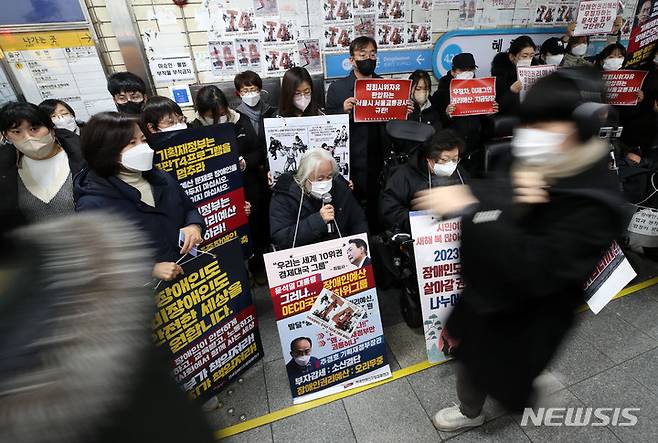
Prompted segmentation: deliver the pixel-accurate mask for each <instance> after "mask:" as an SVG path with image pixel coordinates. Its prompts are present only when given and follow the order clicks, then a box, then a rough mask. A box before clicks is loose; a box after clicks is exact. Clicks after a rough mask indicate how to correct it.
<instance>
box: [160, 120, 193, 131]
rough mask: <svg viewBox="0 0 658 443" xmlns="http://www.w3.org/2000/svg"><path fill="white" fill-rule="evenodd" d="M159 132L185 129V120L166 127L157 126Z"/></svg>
mask: <svg viewBox="0 0 658 443" xmlns="http://www.w3.org/2000/svg"><path fill="white" fill-rule="evenodd" d="M158 129H159V130H160V132H170V131H180V130H182V129H187V124H186V123H185V122H180V123H176V124H175V125H171V126H167V127H166V128H158Z"/></svg>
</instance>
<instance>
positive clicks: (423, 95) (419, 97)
mask: <svg viewBox="0 0 658 443" xmlns="http://www.w3.org/2000/svg"><path fill="white" fill-rule="evenodd" d="M428 95H429V93H428V92H427V91H414V101H415V102H416V103H418V104H419V105H420V106H423V105H424V104H425V102H426V101H427V96H428Z"/></svg>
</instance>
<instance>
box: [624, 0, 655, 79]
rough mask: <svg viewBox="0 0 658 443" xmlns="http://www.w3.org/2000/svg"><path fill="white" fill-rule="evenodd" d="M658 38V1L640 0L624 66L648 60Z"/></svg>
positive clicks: (635, 64)
mask: <svg viewBox="0 0 658 443" xmlns="http://www.w3.org/2000/svg"><path fill="white" fill-rule="evenodd" d="M656 40H658V2H652V1H651V0H638V2H637V8H636V10H635V19H634V20H633V26H632V28H631V35H630V37H629V40H628V47H627V48H626V49H627V52H628V53H627V55H626V63H625V65H624V66H626V67H631V66H637V65H639V64H642V63H643V62H644V61H646V60H648V59H649V57H651V52H652V51H653V46H654V45H655V44H656Z"/></svg>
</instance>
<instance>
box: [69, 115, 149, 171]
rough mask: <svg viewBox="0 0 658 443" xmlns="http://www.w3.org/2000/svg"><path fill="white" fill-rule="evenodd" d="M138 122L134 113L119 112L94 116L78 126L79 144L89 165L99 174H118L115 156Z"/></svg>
mask: <svg viewBox="0 0 658 443" xmlns="http://www.w3.org/2000/svg"><path fill="white" fill-rule="evenodd" d="M138 124H139V120H138V119H137V116H132V115H129V114H123V113H119V112H101V113H98V114H96V115H94V116H93V117H92V118H91V119H90V120H89V121H88V122H87V124H86V125H85V127H84V128H83V129H82V136H81V137H80V146H81V148H82V154H83V155H84V158H85V160H86V161H87V164H88V165H89V168H90V169H91V170H93V171H94V172H96V173H97V174H98V175H100V176H101V177H110V176H112V175H116V174H117V173H119V170H120V166H119V157H120V156H121V151H122V150H123V148H125V147H126V146H128V145H129V144H130V141H131V140H132V139H133V135H134V133H135V126H137V125H138Z"/></svg>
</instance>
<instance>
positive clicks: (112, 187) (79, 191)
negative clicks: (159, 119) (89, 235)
mask: <svg viewBox="0 0 658 443" xmlns="http://www.w3.org/2000/svg"><path fill="white" fill-rule="evenodd" d="M144 178H145V179H146V180H147V181H148V182H149V183H150V184H151V187H152V189H153V199H154V201H155V207H151V206H149V205H147V204H146V203H144V202H142V201H141V199H140V193H139V191H138V190H137V189H135V188H133V187H132V186H130V185H128V184H127V183H125V182H123V181H122V180H121V179H119V178H118V177H115V176H111V177H107V178H104V177H101V176H99V175H98V174H96V173H95V172H94V171H92V170H89V169H84V170H83V171H82V172H80V174H78V175H77V176H76V177H75V181H74V183H73V189H74V192H75V199H76V202H75V209H76V211H78V212H82V211H89V210H107V211H110V212H112V213H118V214H121V215H123V216H124V217H126V218H127V219H128V220H131V221H133V222H135V223H137V224H138V225H139V227H140V228H141V230H142V231H143V232H145V233H146V234H147V236H148V238H149V240H150V243H151V245H152V246H153V248H155V261H156V262H168V261H176V260H178V258H179V257H180V254H179V251H180V247H179V246H178V231H179V230H180V228H184V227H185V226H188V225H199V226H200V227H201V231H202V232H203V231H204V230H205V227H206V224H205V222H204V221H203V217H201V215H200V214H199V211H198V210H197V209H196V208H195V206H194V204H193V203H192V201H191V200H190V198H189V197H188V196H187V194H185V191H183V188H181V186H180V185H179V184H178V182H177V181H176V180H175V179H174V178H173V177H172V176H171V175H169V174H167V173H166V172H163V171H160V170H157V169H152V170H151V171H148V172H145V173H144Z"/></svg>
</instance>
